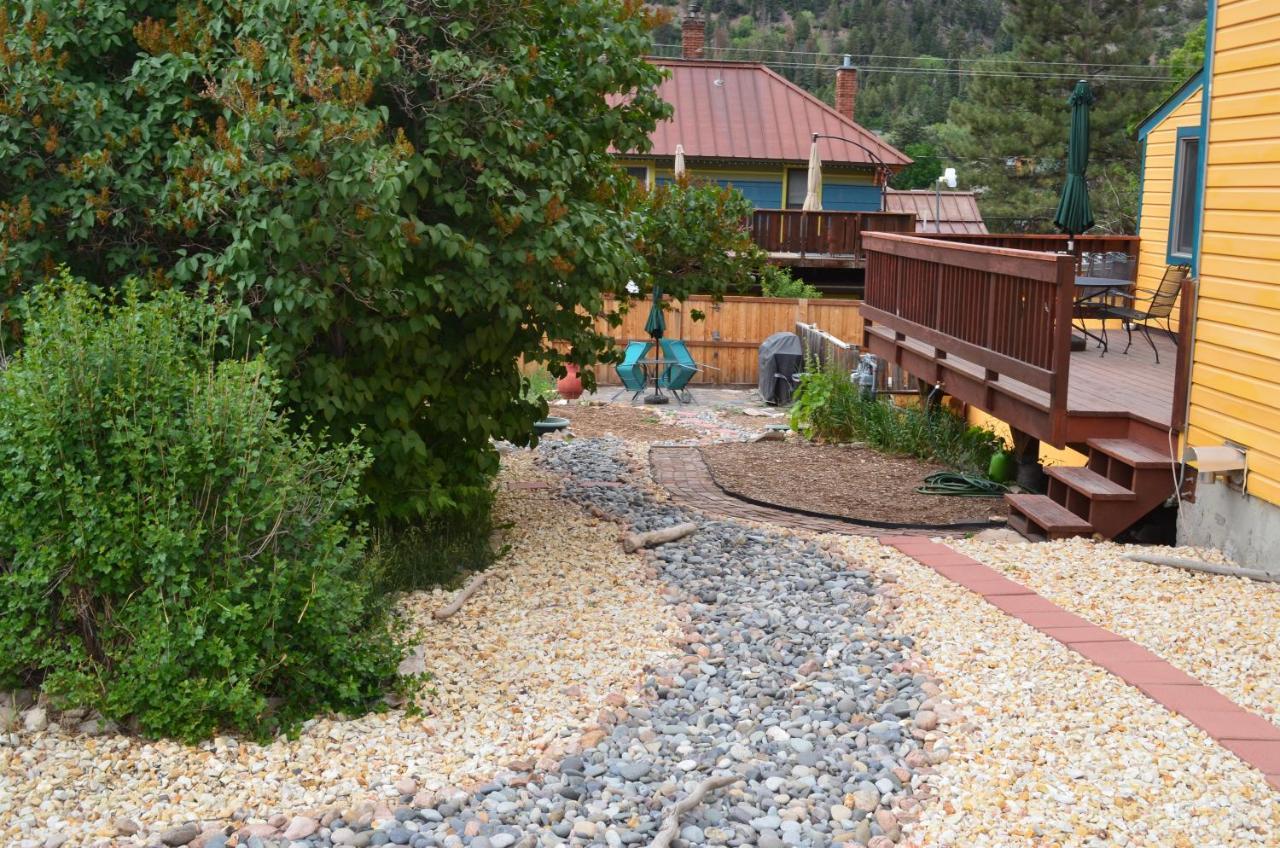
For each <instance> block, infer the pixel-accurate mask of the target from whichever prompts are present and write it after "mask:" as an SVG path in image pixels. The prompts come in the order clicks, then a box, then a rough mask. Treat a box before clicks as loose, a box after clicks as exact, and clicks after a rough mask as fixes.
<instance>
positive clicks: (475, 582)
mask: <svg viewBox="0 0 1280 848" xmlns="http://www.w3.org/2000/svg"><path fill="white" fill-rule="evenodd" d="M487 579H489V572H487V571H482V572H480V573H479V574H477V575H476V576H475V577H472V578H471V579H470V580H468V581H467V585H465V586H463V587H462V591H461V592H459V593H458V594H457V596H456V597H454V599H453V600H452V601H450V602H449V605H448V606H447V607H441V608H440V609H438V610H436V611H435V612H433V613H431V617H432V618H434V619H435V620H436V621H444V620H445V619H446V618H448V617H449V616H451V615H453V614H454V613H455V612H457V611H458V610H460V609H462V605H463V604H465V603H466V602H467V598H469V597H471V596H472V595H474V594H475V593H476V590H477V589H479V588H480V587H481V586H483V585H484V581H485V580H487Z"/></svg>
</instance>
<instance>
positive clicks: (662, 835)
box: [649, 774, 742, 848]
mask: <svg viewBox="0 0 1280 848" xmlns="http://www.w3.org/2000/svg"><path fill="white" fill-rule="evenodd" d="M739 780H742V778H741V777H739V776H738V775H736V774H724V775H720V776H719V777H708V778H707V779H706V780H704V781H702V782H701V783H699V784H698V786H697V788H696V789H694V790H693V791H692V792H690V793H689V795H688V797H686V798H682V799H681V800H679V801H677V802H676V803H675V805H674V806H672V808H671V810H670V811H669V812H668V813H667V815H666V816H665V817H664V819H663V821H662V827H661V828H660V829H659V830H658V833H657V835H656V836H654V837H653V841H652V842H650V843H649V848H668V846H670V845H671V840H673V839H675V838H676V834H678V833H679V832H680V816H682V815H684V814H685V813H687V812H689V811H690V810H692V809H693V808H694V807H696V806H698V805H699V804H701V803H702V799H703V798H705V797H707V793H709V792H714V791H716V790H717V789H723V788H724V787H726V786H729V785H731V784H734V783H737V782H738V781H739Z"/></svg>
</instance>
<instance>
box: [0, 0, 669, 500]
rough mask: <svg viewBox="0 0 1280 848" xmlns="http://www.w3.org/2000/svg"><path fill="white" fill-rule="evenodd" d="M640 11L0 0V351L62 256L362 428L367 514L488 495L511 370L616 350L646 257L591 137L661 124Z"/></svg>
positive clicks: (579, 4)
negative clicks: (210, 323) (151, 290)
mask: <svg viewBox="0 0 1280 848" xmlns="http://www.w3.org/2000/svg"><path fill="white" fill-rule="evenodd" d="M658 20H659V18H657V17H655V15H654V14H652V13H650V12H649V11H646V9H645V8H644V7H643V6H642V5H641V3H639V2H638V0H627V2H624V3H616V2H613V0H540V2H538V3H525V2H522V0H302V1H301V2H300V1H299V0H243V2H229V0H184V1H183V2H160V1H159V0H97V2H93V3H63V2H56V0H32V2H29V3H25V4H13V3H7V4H4V5H3V6H2V7H0V97H3V99H2V100H0V281H3V285H4V295H3V297H4V298H5V301H4V306H3V310H4V311H3V314H2V315H0V319H2V320H3V321H4V322H6V325H7V331H8V333H9V334H10V341H11V342H12V341H14V340H16V339H17V338H18V337H19V336H20V334H21V327H20V326H19V324H18V321H17V314H18V313H17V312H16V311H15V310H16V307H17V305H18V303H19V302H20V301H21V299H22V298H23V297H24V296H25V294H26V293H27V292H28V291H30V289H31V287H32V286H33V285H35V284H38V283H39V282H41V281H42V280H44V279H46V278H48V277H49V276H50V275H51V274H52V273H53V272H54V269H55V268H56V266H57V265H59V264H66V265H67V266H69V267H70V268H71V269H72V270H73V271H74V272H75V273H77V274H79V275H81V276H85V277H87V278H90V279H94V280H95V281H98V282H99V283H100V284H102V285H104V286H108V287H112V286H117V285H119V283H120V281H121V280H122V279H123V278H125V277H126V276H128V275H132V274H138V275H140V276H142V277H144V278H145V279H147V280H148V281H149V283H150V285H152V286H154V287H156V288H168V287H178V288H182V289H184V290H187V291H190V292H193V293H196V294H201V295H206V294H207V295H217V296H219V297H222V298H225V299H226V300H227V301H228V302H230V303H231V304H232V305H233V307H234V309H233V311H232V312H231V314H230V316H229V318H228V322H227V328H228V337H229V338H230V340H231V342H232V345H233V346H232V350H244V349H245V346H246V345H251V344H255V343H265V344H266V345H267V350H268V351H269V355H270V357H271V361H272V363H273V365H274V366H275V367H276V368H277V370H278V371H279V373H281V374H282V375H283V377H284V380H285V384H286V400H287V402H288V405H289V406H290V407H291V408H292V409H293V410H294V411H295V416H296V418H295V421H296V423H297V424H299V425H300V426H304V427H313V428H317V429H325V430H328V431H330V432H333V433H335V434H348V433H351V432H353V431H356V430H360V433H361V436H360V438H361V439H362V440H363V441H364V442H365V444H367V445H368V447H369V448H371V449H372V452H373V455H374V464H373V466H372V469H371V472H370V474H369V475H368V477H367V479H366V491H367V493H368V494H369V495H371V496H372V498H373V499H374V502H375V503H376V506H377V509H378V511H379V513H381V514H382V515H384V516H393V517H405V518H407V517H417V516H422V515H425V514H436V513H441V512H448V511H454V510H459V509H465V508H466V507H467V506H468V504H475V503H477V502H483V501H484V499H485V492H486V487H487V480H488V478H489V476H490V475H491V474H492V473H493V472H494V471H495V469H496V465H497V459H496V454H495V452H494V451H493V449H492V448H491V440H492V439H497V438H506V439H512V440H515V441H525V440H527V439H528V438H529V435H528V433H529V429H530V427H529V425H530V423H531V422H532V421H533V420H534V419H535V418H537V417H538V416H539V415H540V414H542V410H540V409H539V408H538V404H536V403H532V402H529V401H526V400H525V399H523V397H522V393H521V391H520V385H521V377H520V372H519V370H518V368H517V362H518V360H519V359H520V358H521V357H524V358H526V359H533V360H538V359H541V360H544V361H546V362H548V363H549V366H550V368H551V369H552V370H553V371H554V372H557V373H561V372H562V371H563V364H562V363H563V361H564V360H565V359H566V358H569V359H572V360H574V361H577V362H579V363H581V364H590V363H591V362H593V361H595V360H597V359H598V358H599V357H601V356H604V355H607V353H608V350H609V348H608V347H607V345H608V342H607V339H605V338H604V337H603V336H601V335H599V334H597V333H596V332H594V330H593V329H592V326H591V321H590V315H591V314H592V313H594V312H598V311H599V310H600V308H601V304H602V303H603V296H604V295H605V294H607V293H610V292H615V291H618V290H619V287H620V286H622V285H624V284H625V282H626V281H627V280H628V279H631V278H634V277H636V276H637V275H638V274H640V266H639V264H638V258H637V257H636V256H635V253H634V251H633V250H632V249H631V246H630V244H629V240H628V235H629V229H628V227H629V224H628V221H627V215H626V212H627V209H626V206H625V203H626V197H627V193H626V191H625V190H624V188H623V186H624V184H625V181H626V177H625V176H624V175H623V174H621V173H620V172H619V171H618V170H617V168H616V167H615V166H614V164H613V160H612V157H611V155H610V152H609V151H610V149H611V148H612V149H618V150H642V149H644V148H645V147H646V145H647V135H648V133H649V132H650V131H651V130H652V128H653V127H654V126H655V123H656V121H657V120H658V119H659V118H660V117H662V116H664V115H665V114H666V107H665V105H664V104H662V102H661V101H660V100H659V99H658V98H657V96H656V90H655V86H656V83H657V82H658V79H659V74H658V71H657V70H656V69H655V68H654V67H652V66H651V65H649V64H647V63H645V62H644V61H643V60H642V56H643V55H644V54H645V53H646V52H647V51H648V48H649V44H650V41H649V30H650V28H651V26H653V25H654V24H655V23H656V22H657V21H658ZM552 339H555V340H563V341H565V342H568V345H567V353H565V354H559V353H556V352H555V351H553V350H551V349H550V348H549V347H548V346H547V341H548V340H552ZM361 428H362V429H361Z"/></svg>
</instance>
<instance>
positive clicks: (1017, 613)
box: [880, 534, 1280, 790]
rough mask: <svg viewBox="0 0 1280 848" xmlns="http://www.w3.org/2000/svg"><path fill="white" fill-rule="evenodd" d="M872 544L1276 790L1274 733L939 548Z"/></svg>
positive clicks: (1143, 653) (1192, 682) (902, 540)
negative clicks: (1038, 637)
mask: <svg viewBox="0 0 1280 848" xmlns="http://www.w3.org/2000/svg"><path fill="white" fill-rule="evenodd" d="M880 542H881V543H882V544H885V545H888V546H889V547H892V548H896V549H897V550H899V551H901V552H902V553H904V554H906V555H907V556H909V557H911V558H912V559H914V560H915V561H916V562H918V563H920V564H921V565H924V566H927V567H929V568H931V569H933V570H934V571H936V572H938V573H939V574H941V575H942V576H943V577H946V578H947V579H948V580H950V581H952V582H953V583H958V584H959V585H961V586H963V587H965V588H966V589H968V590H969V591H971V592H975V593H977V594H979V595H981V596H982V597H983V599H984V600H986V601H987V603H989V604H991V605H992V606H994V607H996V608H997V609H1000V610H1002V611H1004V612H1006V613H1008V614H1009V615H1011V616H1013V617H1014V618H1018V619H1020V620H1022V621H1024V622H1026V623H1027V624H1029V625H1031V626H1032V627H1034V628H1035V629H1036V630H1039V631H1040V632H1041V633H1043V634H1045V635H1046V636H1049V637H1051V638H1053V639H1056V640H1058V641H1059V642H1061V643H1062V644H1064V645H1066V646H1067V647H1068V648H1070V649H1071V650H1073V651H1075V652H1076V653H1077V654H1080V655H1081V656H1082V657H1084V658H1085V659H1087V660H1089V661H1090V662H1092V663H1094V664H1095V665H1097V666H1099V667H1101V668H1103V669H1105V670H1106V671H1108V672H1110V673H1111V674H1114V675H1115V676H1116V677H1119V678H1120V679H1121V680H1123V681H1124V682H1125V683H1127V684H1129V685H1130V686H1133V687H1135V688H1136V689H1138V690H1139V691H1141V692H1142V693H1143V694H1144V695H1146V696H1147V697H1148V698H1150V699H1151V700H1153V701H1155V702H1156V703H1158V704H1160V705H1161V706H1162V707H1164V708H1165V709H1167V710H1169V711H1170V712H1172V713H1176V714H1178V715H1180V716H1182V717H1183V718H1185V719H1187V720H1188V721H1190V722H1191V723H1192V724H1194V725H1195V726H1196V727H1198V728H1200V729H1201V730H1202V731H1204V732H1205V733H1206V734H1208V735H1209V736H1210V737H1211V738H1212V739H1213V740H1214V741H1215V742H1217V743H1218V744H1219V745H1221V746H1222V747H1223V748H1226V749H1227V750H1228V751H1230V752H1231V753H1233V754H1235V755H1236V756H1237V757H1239V758H1240V759H1241V760H1243V761H1244V762H1245V763H1247V764H1248V765H1250V766H1253V767H1254V768H1256V769H1258V770H1259V771H1261V772H1262V773H1263V774H1264V775H1266V778H1267V783H1269V784H1270V785H1271V787H1272V788H1273V789H1276V790H1280V727H1277V726H1276V725H1275V724H1273V723H1271V722H1270V721H1268V720H1267V719H1265V718H1263V717H1261V716H1259V715H1256V714H1254V713H1251V712H1249V711H1248V710H1246V709H1245V708H1244V707H1242V706H1240V705H1239V704H1237V703H1236V702H1234V701H1232V700H1231V699H1230V698H1228V697H1226V696H1225V695H1223V694H1222V693H1221V692H1219V691H1218V690H1216V689H1214V688H1213V687H1211V686H1206V685H1205V684H1203V683H1201V682H1200V681H1199V680H1197V679H1195V678H1194V677H1192V676H1191V675H1189V674H1187V673H1186V672H1184V671H1181V670H1180V669H1178V668H1176V667H1174V666H1173V665H1171V664H1170V663H1168V662H1166V661H1165V660H1162V659H1161V658H1160V657H1158V656H1156V655H1155V654H1154V653H1152V652H1151V651H1149V650H1147V649H1146V648H1144V647H1143V646H1141V645H1139V644H1138V643H1137V642H1134V641H1132V640H1130V639H1126V638H1125V637H1123V636H1119V635H1117V634H1115V633H1112V632H1111V631H1109V630H1107V629H1106V628H1103V627H1099V626H1098V625H1096V624H1094V623H1092V622H1090V621H1088V620H1087V619H1084V618H1081V617H1080V616H1078V615H1076V614H1075V613H1071V612H1068V611H1067V610H1065V609H1063V608H1062V607H1060V606H1058V605H1057V604H1055V603H1053V602H1052V601H1050V600H1048V599H1047V598H1044V597H1042V596H1041V595H1039V594H1037V593H1036V592H1034V591H1032V590H1031V589H1028V588H1027V587H1025V586H1023V585H1022V584H1020V583H1017V582H1016V581H1013V580H1010V579H1008V578H1007V577H1005V576H1004V575H1002V574H1000V573H999V572H998V571H996V570H995V569H993V568H990V567H988V566H986V565H983V564H982V563H980V562H978V561H977V560H974V559H971V558H970V557H967V556H964V555H963V554H960V553H958V552H956V551H955V550H953V549H952V548H950V547H948V546H947V545H944V544H942V543H940V542H934V541H931V540H928V539H921V538H920V537H918V536H903V535H894V534H886V535H882V536H881V537H880Z"/></svg>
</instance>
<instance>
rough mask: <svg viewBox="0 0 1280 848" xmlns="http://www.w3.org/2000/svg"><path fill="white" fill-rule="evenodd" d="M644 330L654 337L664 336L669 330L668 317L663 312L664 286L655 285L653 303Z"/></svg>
mask: <svg viewBox="0 0 1280 848" xmlns="http://www.w3.org/2000/svg"><path fill="white" fill-rule="evenodd" d="M644 331H645V332H646V333H648V334H649V335H650V336H652V337H653V338H654V339H660V338H662V334H663V333H665V332H666V331H667V319H666V318H665V317H664V316H663V314H662V287H661V286H654V287H653V305H651V306H650V307H649V318H648V320H646V321H645V322H644Z"/></svg>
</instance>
